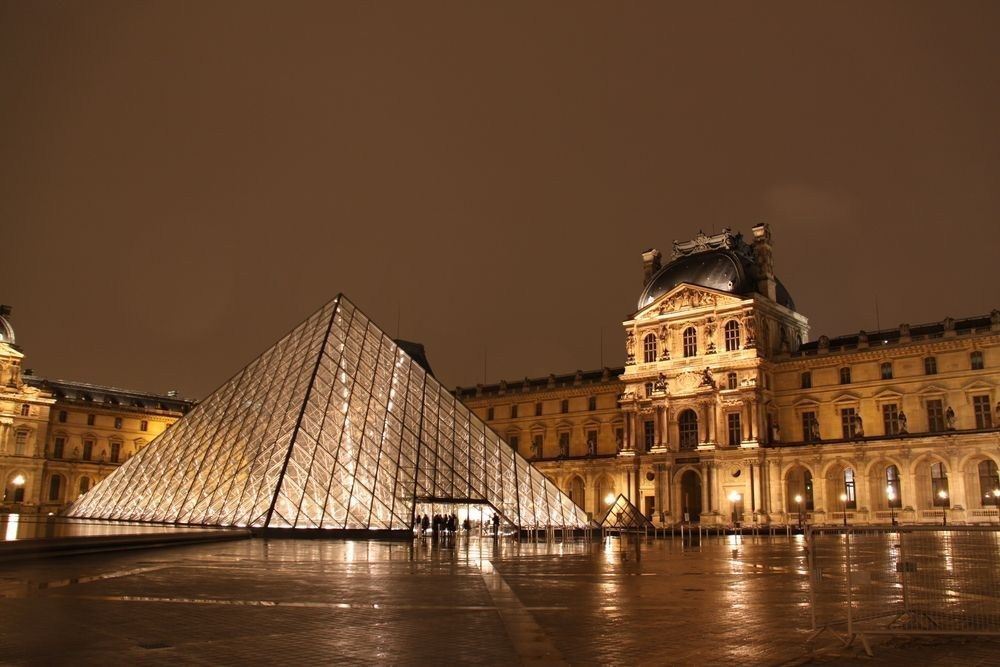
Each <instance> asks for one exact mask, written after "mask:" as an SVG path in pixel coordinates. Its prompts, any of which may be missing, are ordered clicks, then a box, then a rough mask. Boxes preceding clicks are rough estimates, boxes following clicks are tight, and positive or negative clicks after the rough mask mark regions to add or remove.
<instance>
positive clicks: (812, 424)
mask: <svg viewBox="0 0 1000 667" xmlns="http://www.w3.org/2000/svg"><path fill="white" fill-rule="evenodd" d="M802 441H803V442H819V422H818V421H817V420H816V413H815V412H803V413H802Z"/></svg>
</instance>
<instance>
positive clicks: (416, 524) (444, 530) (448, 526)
mask: <svg viewBox="0 0 1000 667" xmlns="http://www.w3.org/2000/svg"><path fill="white" fill-rule="evenodd" d="M490 523H491V524H492V525H493V534H494V535H499V534H500V515H499V514H494V515H493V518H492V519H491V520H490ZM471 529H472V523H471V522H470V521H469V519H468V518H466V519H465V520H464V521H462V530H464V531H465V532H466V533H468V532H469V531H470V530H471ZM428 530H429V531H430V532H431V535H432V536H433V537H434V538H435V539H437V537H438V535H455V534H456V533H457V532H458V517H457V516H456V515H455V514H454V513H452V514H435V515H434V516H433V517H428V516H427V515H426V514H424V515H423V516H421V515H417V516H415V517H414V518H413V531H414V532H415V533H416V534H417V535H418V536H420V537H423V536H424V535H426V534H427V532H428Z"/></svg>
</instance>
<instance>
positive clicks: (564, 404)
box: [559, 398, 569, 414]
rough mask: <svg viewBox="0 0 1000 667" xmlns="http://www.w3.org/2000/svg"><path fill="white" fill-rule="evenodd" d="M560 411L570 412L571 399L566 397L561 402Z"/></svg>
mask: <svg viewBox="0 0 1000 667" xmlns="http://www.w3.org/2000/svg"><path fill="white" fill-rule="evenodd" d="M559 411H560V412H562V413H563V414H566V413H567V412H569V401H568V400H566V399H565V398H564V399H563V400H562V403H560V404H559Z"/></svg>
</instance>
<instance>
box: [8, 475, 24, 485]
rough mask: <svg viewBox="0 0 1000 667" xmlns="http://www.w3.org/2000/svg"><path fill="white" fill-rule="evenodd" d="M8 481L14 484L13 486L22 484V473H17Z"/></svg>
mask: <svg viewBox="0 0 1000 667" xmlns="http://www.w3.org/2000/svg"><path fill="white" fill-rule="evenodd" d="M10 481H11V482H12V483H13V484H14V486H24V475H18V476H17V477H15V478H14V479H12V480H10Z"/></svg>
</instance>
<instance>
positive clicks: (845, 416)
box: [840, 408, 858, 440]
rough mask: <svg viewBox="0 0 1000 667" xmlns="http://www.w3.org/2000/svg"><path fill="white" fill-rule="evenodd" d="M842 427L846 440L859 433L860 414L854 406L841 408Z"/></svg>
mask: <svg viewBox="0 0 1000 667" xmlns="http://www.w3.org/2000/svg"><path fill="white" fill-rule="evenodd" d="M840 429H841V433H842V434H843V437H844V440H851V439H853V438H854V437H855V436H856V435H857V433H858V415H857V412H855V410H854V408H842V409H841V410H840Z"/></svg>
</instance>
